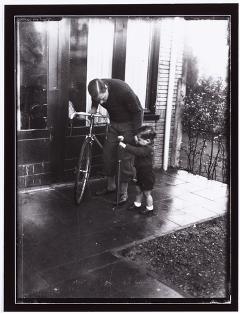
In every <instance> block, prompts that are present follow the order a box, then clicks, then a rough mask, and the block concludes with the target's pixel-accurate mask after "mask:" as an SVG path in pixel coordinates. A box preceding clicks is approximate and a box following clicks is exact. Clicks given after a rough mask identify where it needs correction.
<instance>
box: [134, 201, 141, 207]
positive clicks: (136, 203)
mask: <svg viewBox="0 0 240 314" xmlns="http://www.w3.org/2000/svg"><path fill="white" fill-rule="evenodd" d="M134 205H135V206H136V207H141V205H142V203H139V202H134Z"/></svg>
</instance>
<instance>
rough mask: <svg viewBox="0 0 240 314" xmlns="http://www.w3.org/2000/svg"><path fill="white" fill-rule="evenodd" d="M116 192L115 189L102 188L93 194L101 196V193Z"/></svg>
mask: <svg viewBox="0 0 240 314" xmlns="http://www.w3.org/2000/svg"><path fill="white" fill-rule="evenodd" d="M114 192H116V189H114V190H108V189H107V188H104V189H103V190H100V191H96V193H95V195H96V196H101V195H107V194H111V193H114Z"/></svg>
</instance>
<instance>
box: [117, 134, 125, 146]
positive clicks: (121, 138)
mask: <svg viewBox="0 0 240 314" xmlns="http://www.w3.org/2000/svg"><path fill="white" fill-rule="evenodd" d="M118 140H119V142H123V141H124V137H123V136H122V135H119V136H118ZM119 144H120V143H119Z"/></svg>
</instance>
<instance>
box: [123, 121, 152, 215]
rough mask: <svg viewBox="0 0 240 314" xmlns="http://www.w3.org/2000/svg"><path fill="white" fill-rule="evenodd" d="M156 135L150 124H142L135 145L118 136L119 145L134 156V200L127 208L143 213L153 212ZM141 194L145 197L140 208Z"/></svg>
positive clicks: (150, 213) (149, 213)
mask: <svg viewBox="0 0 240 314" xmlns="http://www.w3.org/2000/svg"><path fill="white" fill-rule="evenodd" d="M155 136H156V133H155V132H154V130H153V128H152V127H151V126H147V125H145V126H142V127H140V128H139V129H138V130H137V133H136V135H135V137H134V138H135V142H136V146H132V145H130V144H125V143H124V142H123V140H124V138H123V136H119V137H118V139H119V140H120V143H119V145H120V146H121V147H122V149H125V150H127V151H128V152H129V153H131V154H133V155H134V156H135V167H136V177H137V182H136V190H137V195H136V199H135V202H134V203H133V204H132V205H131V206H130V207H129V208H128V209H129V210H135V209H137V210H139V212H140V213H141V214H143V215H152V214H153V198H152V189H153V185H154V182H155V177H154V172H153V140H154V138H155ZM143 196H145V198H146V207H145V208H142V199H143Z"/></svg>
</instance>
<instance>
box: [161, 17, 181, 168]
mask: <svg viewBox="0 0 240 314" xmlns="http://www.w3.org/2000/svg"><path fill="white" fill-rule="evenodd" d="M179 22H180V19H179V18H175V19H174V26H173V34H172V44H171V57H170V70H169V81H168V94H167V109H166V119H165V136H164V151H163V170H164V171H166V170H167V168H168V160H169V146H170V133H171V118H172V105H173V93H174V82H175V72H176V65H177V54H178V46H179V35H180V34H179V31H180V30H179V29H181V26H180V25H179V24H180V23H179Z"/></svg>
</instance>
